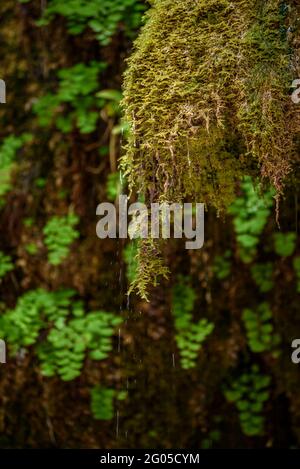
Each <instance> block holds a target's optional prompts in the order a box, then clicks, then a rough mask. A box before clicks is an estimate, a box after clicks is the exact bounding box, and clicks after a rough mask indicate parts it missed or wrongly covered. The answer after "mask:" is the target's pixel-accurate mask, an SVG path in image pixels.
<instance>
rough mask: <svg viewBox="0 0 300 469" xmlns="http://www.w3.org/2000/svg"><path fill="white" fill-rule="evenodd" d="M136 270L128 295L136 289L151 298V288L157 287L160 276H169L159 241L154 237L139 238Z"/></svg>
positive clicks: (144, 296)
mask: <svg viewBox="0 0 300 469" xmlns="http://www.w3.org/2000/svg"><path fill="white" fill-rule="evenodd" d="M134 260H135V265H136V271H135V273H134V276H133V277H132V278H131V279H130V280H131V285H130V288H129V291H128V295H130V293H132V292H133V291H136V292H137V293H138V294H139V295H140V297H141V298H143V299H144V300H146V301H148V300H149V288H150V287H151V286H154V287H156V286H157V285H158V282H159V278H168V274H169V270H168V268H167V267H166V266H164V264H163V260H162V258H161V250H160V246H159V242H158V241H157V240H152V239H139V240H138V246H137V252H136V256H135V259H134Z"/></svg>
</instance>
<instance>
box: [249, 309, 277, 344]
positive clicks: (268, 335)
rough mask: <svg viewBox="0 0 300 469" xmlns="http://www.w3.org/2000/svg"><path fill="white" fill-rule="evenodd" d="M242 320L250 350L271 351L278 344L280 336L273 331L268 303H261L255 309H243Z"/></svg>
mask: <svg viewBox="0 0 300 469" xmlns="http://www.w3.org/2000/svg"><path fill="white" fill-rule="evenodd" d="M243 321H244V324H245V327H246V331H247V339H248V345H249V347H250V350H251V351H252V352H256V353H259V352H265V351H272V350H274V349H275V348H276V347H277V346H278V345H279V343H280V337H279V335H278V334H276V333H274V326H273V324H272V311H271V309H270V306H269V304H268V303H261V304H260V305H259V306H257V308H255V309H250V308H247V309H244V311H243Z"/></svg>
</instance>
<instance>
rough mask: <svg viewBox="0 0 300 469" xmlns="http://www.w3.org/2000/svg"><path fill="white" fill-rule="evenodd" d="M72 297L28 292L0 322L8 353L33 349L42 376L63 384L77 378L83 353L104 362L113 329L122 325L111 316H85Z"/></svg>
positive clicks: (71, 294) (63, 292)
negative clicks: (53, 377) (39, 363)
mask: <svg viewBox="0 0 300 469" xmlns="http://www.w3.org/2000/svg"><path fill="white" fill-rule="evenodd" d="M75 295H76V292H75V291H73V290H60V291H56V292H48V291H46V290H43V289H37V290H33V291H29V292H27V293H25V294H24V295H23V296H21V297H19V299H18V302H17V305H16V307H15V308H14V309H12V310H8V311H6V312H5V314H4V315H2V316H1V318H0V333H1V337H4V338H5V339H6V340H7V342H8V344H9V345H10V346H11V348H12V351H13V352H14V353H17V352H18V350H19V348H20V347H23V346H31V345H35V346H36V353H37V356H38V357H39V360H40V362H41V372H42V374H43V375H45V376H54V375H56V374H57V375H59V376H60V377H61V379H62V380H63V381H69V380H72V379H74V378H76V377H78V376H80V374H81V370H82V367H83V363H84V360H85V357H86V354H87V353H88V355H89V357H90V358H91V359H93V360H104V359H105V358H107V356H108V355H109V353H110V352H111V350H112V337H113V335H114V330H115V327H116V326H117V325H119V324H120V323H121V322H122V319H121V318H120V317H119V316H115V315H114V314H112V313H108V312H104V311H93V312H88V313H86V312H85V309H84V305H83V302H82V301H76V300H74V297H75ZM42 332H43V335H44V338H43V340H42V341H40V340H39V339H40V336H41V333H42Z"/></svg>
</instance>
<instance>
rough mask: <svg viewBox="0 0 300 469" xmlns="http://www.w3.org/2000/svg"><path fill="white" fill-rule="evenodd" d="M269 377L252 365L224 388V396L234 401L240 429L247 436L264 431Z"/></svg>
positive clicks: (260, 433)
mask: <svg viewBox="0 0 300 469" xmlns="http://www.w3.org/2000/svg"><path fill="white" fill-rule="evenodd" d="M270 383H271V378H270V377H269V376H267V375H263V374H261V373H260V372H259V368H258V366H257V365H253V366H252V367H251V369H250V370H249V372H247V373H243V374H241V376H239V377H238V378H237V379H236V380H235V381H233V382H232V384H231V385H230V386H229V387H228V388H227V389H226V390H225V397H226V399H227V400H228V401H229V402H233V403H235V405H236V407H237V409H238V412H239V418H240V423H241V427H242V431H243V433H244V434H245V435H247V436H261V435H262V434H263V432H264V417H263V415H262V413H263V410H264V403H265V402H266V401H267V400H268V399H269V397H270V392H269V389H268V388H269V386H270Z"/></svg>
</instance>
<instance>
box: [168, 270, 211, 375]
mask: <svg viewBox="0 0 300 469" xmlns="http://www.w3.org/2000/svg"><path fill="white" fill-rule="evenodd" d="M195 301H196V293H195V291H194V289H193V288H192V287H191V286H190V285H189V284H188V278H185V277H183V276H180V277H179V279H178V283H177V284H176V285H175V286H174V287H173V295H172V312H173V315H174V319H175V329H176V336H175V337H176V343H177V346H178V349H179V354H180V362H181V366H182V368H184V369H186V370H188V369H190V368H194V367H195V366H196V363H197V357H198V353H199V350H200V349H201V347H202V344H203V342H204V341H205V339H206V338H207V337H208V336H209V335H210V334H211V333H212V331H213V329H214V325H213V324H212V323H210V322H209V321H208V320H207V319H206V318H204V319H200V321H198V322H197V323H195V322H193V316H192V312H193V309H194V305H195Z"/></svg>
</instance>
